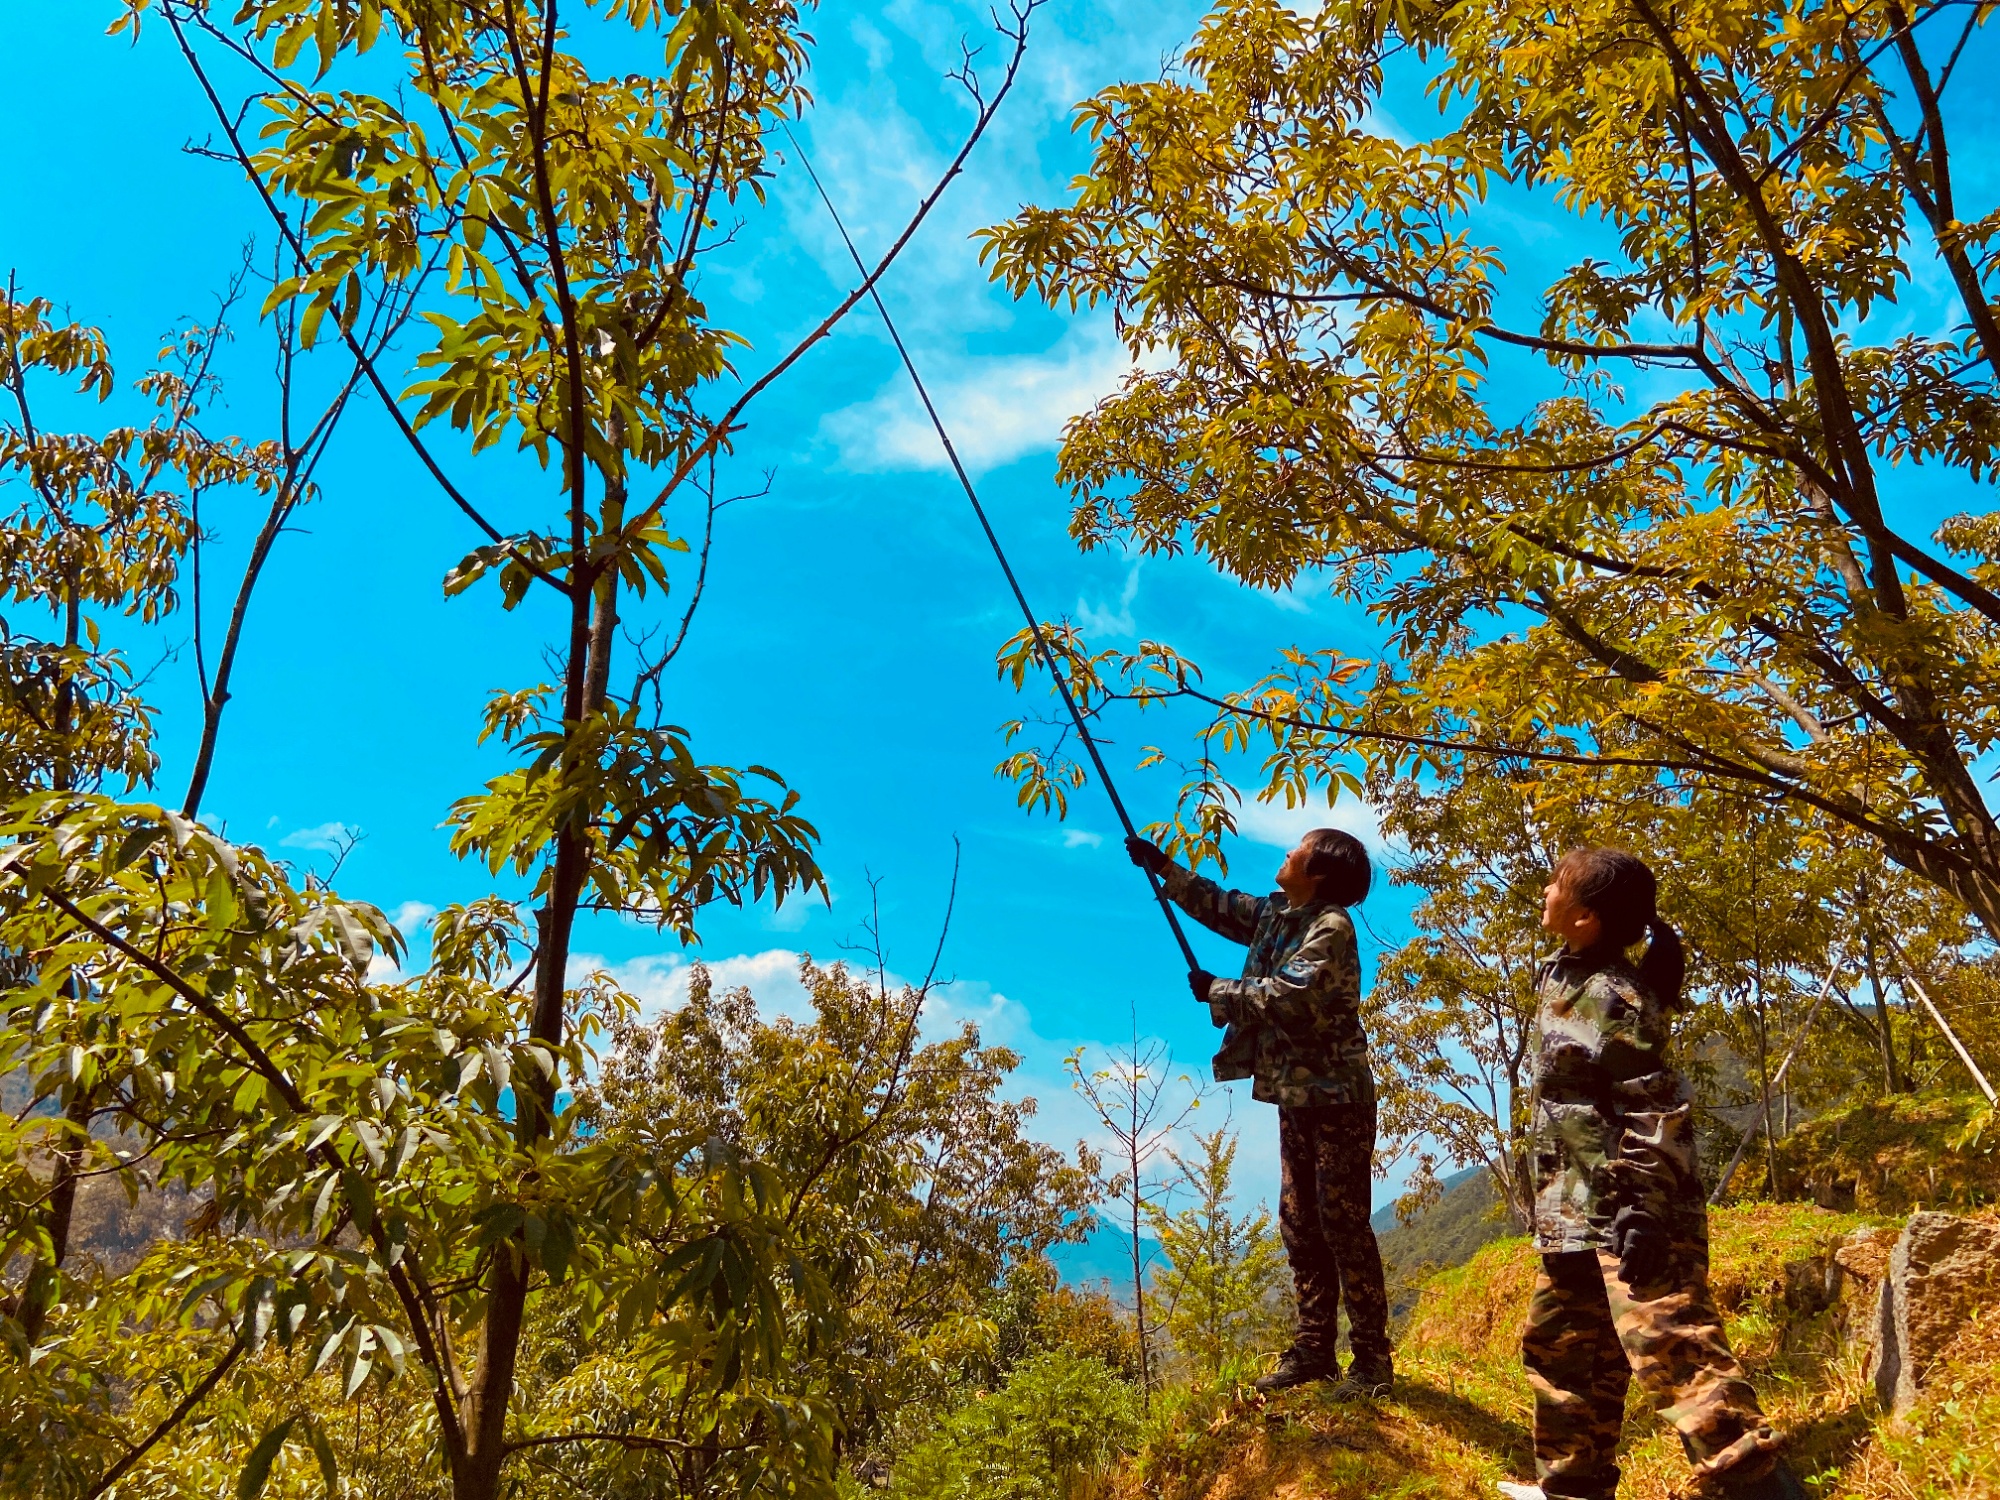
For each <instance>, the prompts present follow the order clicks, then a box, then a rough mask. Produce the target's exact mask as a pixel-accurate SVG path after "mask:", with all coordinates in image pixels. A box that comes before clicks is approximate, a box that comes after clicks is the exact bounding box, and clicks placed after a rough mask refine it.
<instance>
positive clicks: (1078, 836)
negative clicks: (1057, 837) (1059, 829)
mask: <svg viewBox="0 0 2000 1500" xmlns="http://www.w3.org/2000/svg"><path fill="white" fill-rule="evenodd" d="M1062 839H1063V848H1065V849H1095V848H1097V847H1099V846H1100V845H1101V844H1103V842H1104V835H1103V834H1101V833H1092V832H1091V831H1090V830H1089V829H1087V828H1065V829H1064V830H1063V836H1062Z"/></svg>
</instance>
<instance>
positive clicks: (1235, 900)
mask: <svg viewBox="0 0 2000 1500" xmlns="http://www.w3.org/2000/svg"><path fill="white" fill-rule="evenodd" d="M1161 878H1162V881H1163V882H1164V884H1165V885H1166V889H1167V895H1168V896H1170V897H1172V898H1173V900H1174V903H1175V904H1176V905H1178V906H1179V907H1180V908H1181V910H1182V911H1184V912H1186V913H1187V914H1188V915H1189V916H1191V917H1193V918H1194V919H1195V920H1196V921H1197V922H1199V923H1201V925H1202V926H1204V927H1206V928H1208V929H1209V930H1210V931H1211V932H1217V933H1220V934H1221V935H1222V936H1223V937H1226V938H1228V939H1229V940H1230V941H1231V942H1236V943H1247V944H1249V945H1250V952H1249V954H1248V955H1247V956H1246V957H1245V958H1244V960H1243V977H1242V978H1241V979H1217V980H1216V981H1215V986H1214V988H1213V989H1211V990H1210V991H1209V996H1208V1013H1209V1017H1210V1019H1211V1020H1213V1021H1214V1022H1215V1024H1216V1025H1218V1026H1222V1027H1226V1028H1228V1029H1227V1030H1225V1031H1224V1032H1223V1034H1222V1049H1221V1050H1220V1051H1219V1052H1217V1053H1216V1054H1215V1064H1214V1066H1215V1078H1216V1081H1217V1082H1218V1083H1222V1082H1226V1081H1228V1080H1229V1079H1232V1078H1249V1079H1252V1080H1254V1081H1253V1083H1252V1085H1251V1093H1252V1095H1253V1096H1254V1097H1256V1098H1258V1099H1261V1100H1263V1101H1264V1102H1265V1103H1266V1104H1283V1105H1291V1106H1299V1105H1312V1104H1341V1103H1346V1104H1366V1103H1368V1102H1370V1101H1371V1100H1373V1099H1374V1097H1375V1079H1374V1076H1373V1075H1372V1074H1371V1073H1370V1072H1369V1070H1368V1037H1367V1035H1366V1034H1365V1033H1364V1032H1363V1031H1362V1029H1361V950H1360V948H1359V947H1358V946H1357V945H1356V943H1355V941H1354V924H1353V922H1351V921H1349V920H1348V916H1347V909H1346V908H1345V907H1342V906H1336V905H1334V904H1333V903H1332V902H1316V903H1314V904H1313V905H1311V906H1301V907H1299V908H1298V909H1296V910H1294V909H1293V908H1292V907H1291V905H1290V904H1289V903H1287V902H1286V900H1285V898H1284V897H1283V896H1282V895H1279V894H1277V893H1275V892H1274V893H1272V894H1271V895H1269V896H1251V895H1247V894H1245V893H1244V892H1242V891H1225V890H1224V889H1222V887H1221V886H1219V885H1217V884H1216V883H1215V882H1214V881H1212V880H1205V879H1203V878H1202V877H1201V876H1199V875H1191V874H1189V873H1188V872H1187V871H1186V870H1183V869H1181V868H1180V867H1179V866H1178V865H1171V866H1169V867H1168V868H1167V870H1166V872H1165V874H1164V875H1163V876H1162V877H1161Z"/></svg>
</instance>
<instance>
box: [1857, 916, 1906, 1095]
mask: <svg viewBox="0 0 2000 1500" xmlns="http://www.w3.org/2000/svg"><path fill="white" fill-rule="evenodd" d="M1861 954H1862V959H1863V961H1864V962H1865V963H1866V964H1867V966H1868V988H1869V989H1870V990H1871V991H1873V993H1874V996H1875V1029H1876V1032H1877V1034H1878V1036H1879V1039H1880V1041H1881V1044H1882V1046H1881V1051H1882V1086H1883V1088H1884V1089H1886V1090H1887V1091H1888V1092H1889V1093H1891V1094H1900V1093H1903V1092H1904V1091H1905V1089H1906V1087H1907V1085H1906V1084H1905V1082H1904V1079H1903V1070H1902V1069H1901V1068H1900V1067H1899V1066H1898V1065H1897V1062H1896V1034H1895V1032H1893V1031H1892V1030H1890V1028H1889V997H1888V996H1887V995H1886V994H1885V993H1884V992H1883V989H1882V971H1881V968H1880V967H1879V966H1878V964H1877V962H1876V958H1875V931H1874V929H1873V928H1871V927H1863V928H1862V930H1861Z"/></svg>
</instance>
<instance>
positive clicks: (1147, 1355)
mask: <svg viewBox="0 0 2000 1500" xmlns="http://www.w3.org/2000/svg"><path fill="white" fill-rule="evenodd" d="M1135 1088H1136V1085H1135ZM1137 1116H1138V1105H1137V1101H1136V1099H1135V1100H1134V1104H1133V1117H1134V1118H1133V1122H1132V1123H1133V1132H1132V1157H1131V1160H1132V1310H1133V1315H1134V1316H1135V1317H1136V1318H1137V1319H1138V1325H1139V1405H1140V1408H1141V1409H1142V1410H1144V1411H1151V1410H1152V1402H1153V1362H1152V1350H1151V1348H1150V1347H1149V1345H1148V1343H1147V1334H1146V1263H1145V1256H1144V1255H1143V1254H1142V1253H1141V1251H1140V1248H1139V1223H1140V1216H1141V1213H1142V1212H1143V1209H1144V1202H1145V1192H1144V1189H1143V1188H1141V1186H1140V1184H1139V1165H1140V1163H1139V1145H1138V1141H1139V1132H1138V1124H1139V1121H1138V1118H1137Z"/></svg>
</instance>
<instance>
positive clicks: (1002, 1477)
mask: <svg viewBox="0 0 2000 1500" xmlns="http://www.w3.org/2000/svg"><path fill="white" fill-rule="evenodd" d="M1138 1406H1139V1403H1138V1402H1137V1401H1136V1400H1135V1399H1134V1392H1133V1390H1132V1388H1131V1387H1130V1386H1129V1385H1127V1384H1125V1382H1124V1381H1122V1380H1120V1379H1118V1378H1117V1377H1116V1376H1115V1375H1113V1374H1112V1373H1111V1371H1110V1369H1109V1368H1107V1367H1106V1366H1105V1365H1103V1364H1101V1363H1100V1362H1099V1361H1097V1360H1094V1359H1089V1358H1083V1357H1079V1356H1078V1355H1075V1354H1072V1353H1069V1352H1067V1351H1065V1350H1050V1351H1048V1352H1047V1353H1043V1354H1037V1355H1035V1356H1034V1357H1032V1358H1031V1359H1028V1360H1026V1361H1024V1362H1023V1363H1022V1364H1020V1365H1017V1366H1016V1367H1015V1368H1014V1370H1013V1371H1012V1372H1011V1373H1010V1374H1009V1375H1008V1377H1007V1383H1006V1384H1005V1385H1003V1386H1002V1387H1001V1388H1000V1389H999V1390H998V1391H996V1392H994V1393H993V1394H992V1395H991V1396H987V1397H985V1398H984V1399H982V1400H977V1401H973V1402H970V1403H969V1404H967V1405H965V1406H962V1407H960V1408H959V1409H958V1410H957V1411H955V1412H952V1413H951V1414H950V1415H949V1416H947V1417H946V1418H945V1419H944V1420H943V1421H942V1422H941V1423H939V1424H938V1427H937V1430H936V1431H935V1432H933V1433H932V1434H930V1435H929V1436H928V1437H926V1438H925V1439H924V1440H923V1441H921V1442H919V1443H918V1444H916V1445H915V1446H914V1447H913V1448H912V1449H911V1450H910V1452H909V1453H907V1454H905V1455H904V1456H903V1458H902V1460H901V1462H899V1463H898V1464H897V1466H896V1469H895V1472H894V1474H893V1475H892V1476H891V1481H890V1485H889V1493H890V1494H891V1495H892V1496H895V1497H897V1500H1085V1497H1086V1496H1088V1495H1089V1494H1091V1493H1092V1492H1093V1488H1094V1481H1096V1480H1097V1479H1098V1478H1099V1477H1100V1476H1101V1475H1102V1474H1104V1473H1105V1472H1106V1471H1107V1470H1109V1469H1110V1468H1111V1466H1112V1464H1113V1463H1114V1462H1115V1461H1116V1460H1117V1458H1118V1456H1119V1454H1120V1453H1121V1452H1123V1450H1124V1449H1125V1448H1126V1447H1127V1446H1128V1445H1129V1444H1130V1443H1131V1442H1132V1440H1133V1439H1134V1438H1135V1437H1136V1436H1137V1435H1138V1429H1139V1421H1138V1418H1139V1411H1138Z"/></svg>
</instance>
